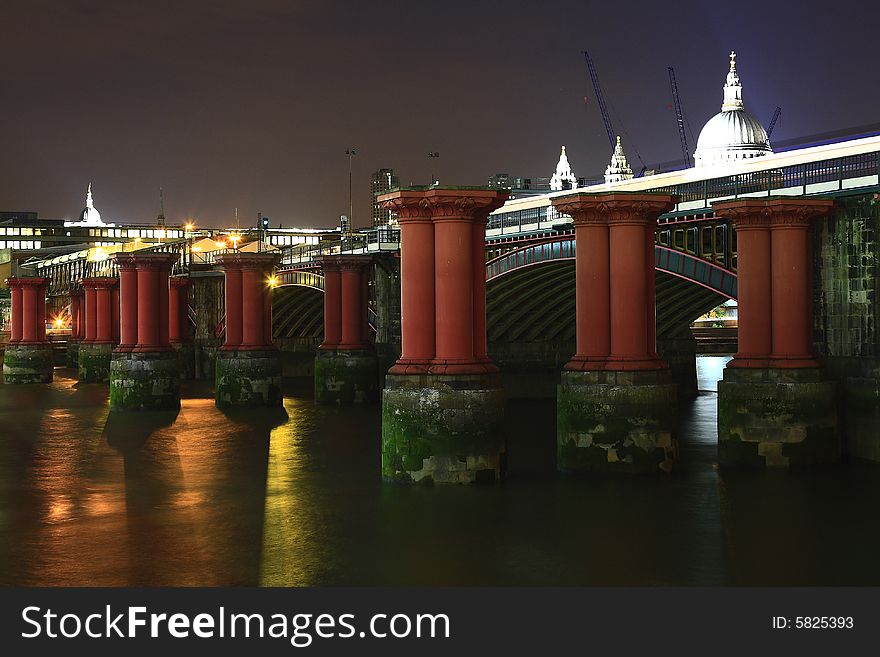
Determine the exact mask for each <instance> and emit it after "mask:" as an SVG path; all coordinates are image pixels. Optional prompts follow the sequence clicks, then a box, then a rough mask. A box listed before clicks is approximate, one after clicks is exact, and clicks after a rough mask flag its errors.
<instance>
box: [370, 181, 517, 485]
mask: <svg viewBox="0 0 880 657" xmlns="http://www.w3.org/2000/svg"><path fill="white" fill-rule="evenodd" d="M506 198H507V194H506V193H504V192H497V191H494V190H486V189H477V188H437V187H428V188H414V189H405V190H399V191H396V192H391V193H389V194H385V195H383V196H381V197H380V201H381V202H382V203H383V205H384V207H385V208H386V209H390V210H393V211H394V212H396V213H397V216H398V219H399V221H400V229H401V256H400V257H401V265H400V267H401V276H400V280H401V333H402V336H401V337H402V340H401V357H400V359H399V360H398V361H397V362H396V363H395V365H394V366H393V367H392V368H391V369H390V370H389V373H388V376H387V377H386V379H385V389H384V392H383V395H382V476H383V477H384V478H385V479H387V480H392V481H400V482H407V483H438V484H441V483H475V482H482V481H497V480H500V479H502V478H503V476H504V474H505V469H506V466H505V461H506V458H505V454H506V446H505V441H504V437H503V435H502V433H501V421H502V418H503V412H504V391H503V389H502V386H501V377H500V374H499V372H498V368H497V367H495V365H494V364H493V363H492V362H491V361H490V360H489V358H488V356H487V355H486V262H485V254H484V251H485V246H484V245H485V239H486V220H487V218H488V215H489V213H490V212H492V210H494V209H496V208H498V207H500V206H501V205H502V204H503V203H504V201H505V200H506Z"/></svg>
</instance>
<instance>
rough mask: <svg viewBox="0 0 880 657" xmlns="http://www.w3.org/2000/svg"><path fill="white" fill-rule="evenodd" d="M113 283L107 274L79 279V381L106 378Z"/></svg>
mask: <svg viewBox="0 0 880 657" xmlns="http://www.w3.org/2000/svg"><path fill="white" fill-rule="evenodd" d="M117 285H118V281H117V280H116V279H115V278H110V277H107V276H104V277H97V278H84V279H82V286H83V290H84V291H85V293H84V300H85V304H84V305H85V308H84V314H85V337H84V339H83V340H82V341H81V342H80V345H79V349H78V353H77V365H78V367H79V377H78V378H79V380H80V382H81V383H103V382H105V381H108V380H109V379H110V356H111V353H112V351H113V345H114V335H113V328H114V327H113V316H114V311H113V290H114V288H116V286H117ZM117 316H118V315H117Z"/></svg>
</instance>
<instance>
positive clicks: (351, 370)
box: [315, 349, 379, 406]
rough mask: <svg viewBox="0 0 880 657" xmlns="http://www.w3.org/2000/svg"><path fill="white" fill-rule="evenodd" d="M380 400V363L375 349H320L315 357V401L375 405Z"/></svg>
mask: <svg viewBox="0 0 880 657" xmlns="http://www.w3.org/2000/svg"><path fill="white" fill-rule="evenodd" d="M377 401H379V366H378V360H377V359H376V354H375V352H374V351H372V350H367V349H363V350H358V351H343V350H330V349H328V350H320V351H318V353H317V355H316V356H315V402H316V403H318V404H341V405H346V406H347V405H351V404H372V403H375V402H377Z"/></svg>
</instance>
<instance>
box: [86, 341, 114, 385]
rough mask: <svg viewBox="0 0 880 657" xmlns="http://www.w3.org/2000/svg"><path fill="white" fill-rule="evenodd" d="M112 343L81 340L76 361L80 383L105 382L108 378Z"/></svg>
mask: <svg viewBox="0 0 880 657" xmlns="http://www.w3.org/2000/svg"><path fill="white" fill-rule="evenodd" d="M112 354H113V345H112V344H98V343H94V342H81V343H80V345H79V353H78V354H77V362H78V364H79V377H78V378H79V382H80V383H107V382H108V381H109V380H110V357H111V356H112Z"/></svg>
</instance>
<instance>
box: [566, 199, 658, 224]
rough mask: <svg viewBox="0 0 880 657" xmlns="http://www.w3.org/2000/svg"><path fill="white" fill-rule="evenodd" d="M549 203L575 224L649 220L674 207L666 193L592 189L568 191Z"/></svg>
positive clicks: (626, 222) (636, 222) (637, 222)
mask: <svg viewBox="0 0 880 657" xmlns="http://www.w3.org/2000/svg"><path fill="white" fill-rule="evenodd" d="M552 201H553V207H554V208H556V211H557V212H559V213H561V214H567V215H569V216H571V218H572V219H573V220H574V224H575V226H582V225H588V224H632V223H635V224H649V223H650V222H652V221H656V220H657V217H658V216H660V215H661V214H663V213H664V212H669V211H670V210H671V209H672V208H673V207H675V197H674V196H671V195H669V194H642V193H638V192H636V193H624V192H613V193H604V192H602V193H598V194H596V193H593V194H585V193H578V194H570V195H567V196H557V197H555V198H553V199H552Z"/></svg>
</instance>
